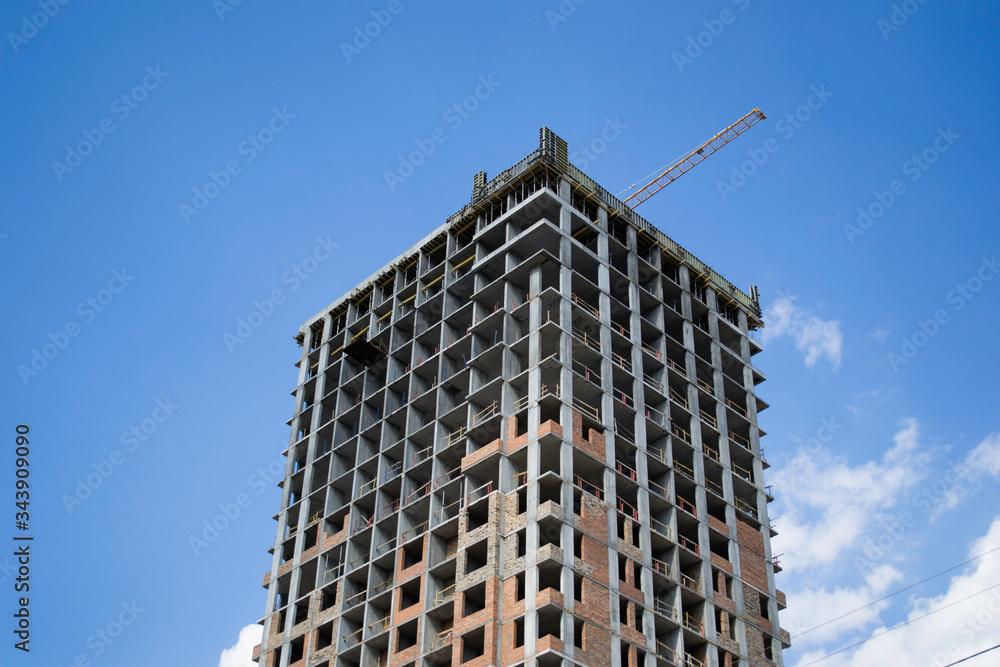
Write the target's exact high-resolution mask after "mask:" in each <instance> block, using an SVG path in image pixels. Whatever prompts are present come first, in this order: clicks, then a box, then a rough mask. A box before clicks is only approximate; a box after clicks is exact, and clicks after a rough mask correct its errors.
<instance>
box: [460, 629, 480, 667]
mask: <svg viewBox="0 0 1000 667" xmlns="http://www.w3.org/2000/svg"><path fill="white" fill-rule="evenodd" d="M485 652H486V626H480V627H478V628H476V629H475V630H472V631H470V632H467V633H465V634H464V635H462V662H469V661H470V660H475V659H476V658H481V657H483V655H484V654H485Z"/></svg>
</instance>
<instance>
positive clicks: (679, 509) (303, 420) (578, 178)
mask: <svg viewBox="0 0 1000 667" xmlns="http://www.w3.org/2000/svg"><path fill="white" fill-rule="evenodd" d="M566 155H567V152H566V144H565V142H563V141H562V140H561V139H559V138H558V137H556V136H555V135H553V134H552V133H551V132H550V131H549V130H547V129H544V128H543V129H542V131H541V141H540V147H539V148H538V149H537V150H536V151H534V152H533V153H531V154H530V155H528V157H526V158H524V159H523V160H521V161H520V162H518V163H517V164H516V165H514V166H513V167H511V168H510V169H508V170H506V171H504V172H503V173H502V174H500V175H499V176H497V177H496V178H494V179H492V180H491V181H489V182H486V178H485V174H483V173H480V174H478V175H477V176H476V179H475V182H474V187H473V195H472V201H471V203H469V204H468V205H466V206H465V207H464V208H462V210H460V211H459V212H458V213H456V214H454V215H453V216H451V217H450V218H448V220H447V221H446V222H445V223H444V224H443V225H441V226H440V227H438V228H437V229H436V230H434V231H433V232H432V233H431V234H429V235H428V236H427V237H426V238H424V239H423V240H422V241H420V243H418V244H417V245H415V246H413V247H412V248H411V249H410V250H408V251H407V252H405V253H403V254H402V255H401V256H399V258H398V259H396V261H394V262H392V263H391V264H389V265H388V266H385V267H383V268H382V269H380V270H379V271H377V272H376V273H375V274H374V275H373V276H372V277H371V278H370V279H368V280H366V281H365V282H363V283H362V284H361V285H359V286H358V287H357V288H356V289H354V291H352V292H351V293H350V294H347V295H345V296H343V297H341V298H340V299H338V300H337V301H335V302H334V303H333V304H332V305H330V306H328V307H327V308H324V309H323V310H322V311H321V312H320V313H319V314H317V315H316V316H315V317H313V318H312V319H310V320H309V321H308V322H306V323H305V324H304V325H303V326H302V328H301V330H300V332H299V334H298V338H297V340H298V343H299V344H300V345H301V346H302V357H301V360H300V361H299V363H298V368H299V376H298V385H297V387H296V389H295V391H294V392H293V393H294V396H295V411H294V414H293V416H292V419H291V421H290V422H289V423H290V424H291V427H292V436H291V443H290V445H289V447H288V449H287V451H286V454H287V457H288V468H287V474H286V478H285V480H284V482H283V484H282V489H283V495H282V503H281V508H280V512H279V513H278V515H277V520H278V534H277V539H276V540H275V543H274V548H273V554H274V561H273V565H272V568H271V571H270V572H269V573H267V574H266V575H265V577H264V586H265V587H266V588H267V589H268V611H267V615H266V616H265V617H264V619H263V621H262V624H263V626H264V640H263V643H262V645H261V647H260V648H259V649H258V650H257V651H256V652H255V657H256V658H257V659H258V660H259V662H260V664H261V665H262V666H266V667H315V666H320V667H376V666H377V667H385V666H393V667H396V666H399V667H411V666H412V667H433V666H444V665H450V666H454V667H457V666H458V665H466V666H468V667H486V666H489V665H496V666H498V667H501V666H503V667H506V666H508V665H530V666H535V665H537V666H539V667H549V666H556V665H561V666H567V665H586V666H593V667H597V666H602V667H604V666H607V667H619V666H620V667H639V666H642V667H661V666H666V665H684V666H686V667H705V666H707V667H716V666H727V667H728V666H734V667H735V666H736V665H740V666H749V665H755V666H761V667H766V666H770V665H781V664H782V659H781V650H782V647H787V646H788V640H789V636H788V633H787V632H786V631H784V630H781V629H780V628H779V626H778V611H779V610H780V609H782V608H783V607H784V603H785V600H784V595H783V594H782V593H781V592H780V591H779V590H777V589H776V588H775V586H774V573H775V571H777V570H779V569H780V568H779V567H778V564H777V559H776V558H774V557H773V556H772V554H771V547H770V538H771V535H772V531H771V529H770V526H769V523H768V518H767V504H768V501H770V500H771V497H770V495H769V493H768V489H767V487H765V485H764V482H763V473H764V469H765V468H767V463H766V462H765V461H764V459H763V458H762V457H761V450H760V436H761V435H762V432H761V430H760V429H759V428H758V426H757V414H758V413H759V412H760V411H761V410H763V409H764V408H765V407H767V404H766V403H765V402H764V401H763V400H762V399H760V398H759V397H757V395H756V392H755V387H756V386H757V384H758V383H760V382H761V381H762V380H763V379H764V376H763V374H762V373H761V372H760V371H759V370H758V369H757V368H756V367H754V365H753V363H752V361H751V359H752V357H753V355H754V354H756V353H758V352H760V351H761V346H760V344H759V343H758V342H757V341H756V340H755V333H754V332H755V331H756V330H758V329H759V328H760V327H761V326H762V322H761V313H760V306H759V302H758V298H757V295H756V294H755V292H756V290H754V289H751V294H753V296H752V297H751V296H747V295H746V294H744V293H743V292H741V291H740V290H738V289H736V288H735V287H734V286H733V285H732V284H730V283H729V282H727V281H726V280H725V279H723V278H722V276H720V275H719V274H718V273H716V272H715V271H713V270H712V269H710V268H709V267H707V266H706V265H705V264H703V263H702V262H700V261H699V260H698V259H696V258H695V257H694V256H692V255H691V254H690V253H688V252H687V251H686V250H684V249H683V248H681V247H680V246H679V245H677V244H676V243H675V242H673V241H672V240H671V239H669V238H668V237H667V236H665V235H664V234H663V233H662V232H660V231H659V230H657V229H656V228H654V227H653V226H652V225H650V224H649V223H648V222H646V221H645V220H643V219H642V218H641V217H639V216H638V215H636V214H635V212H634V211H633V210H632V209H630V208H629V207H627V206H625V205H623V204H622V203H621V202H619V201H618V200H617V199H616V198H615V197H613V196H612V195H610V194H609V193H608V192H607V191H605V190H604V189H603V188H602V187H600V186H599V185H597V184H596V183H595V182H594V181H592V180H591V179H590V178H588V177H587V176H585V175H584V174H582V173H581V172H580V171H579V170H578V169H576V168H575V167H573V166H572V165H570V164H568V162H567V158H566Z"/></svg>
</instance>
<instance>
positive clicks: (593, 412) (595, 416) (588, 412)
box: [573, 396, 601, 422]
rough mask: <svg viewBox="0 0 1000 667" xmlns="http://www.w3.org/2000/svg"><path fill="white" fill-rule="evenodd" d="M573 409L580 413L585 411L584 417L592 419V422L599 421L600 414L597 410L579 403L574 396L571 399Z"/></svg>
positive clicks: (584, 403)
mask: <svg viewBox="0 0 1000 667" xmlns="http://www.w3.org/2000/svg"><path fill="white" fill-rule="evenodd" d="M573 407H575V408H577V409H578V410H580V411H581V412H584V411H586V415H587V416H588V417H591V418H593V419H594V421H597V422H599V421H601V413H600V411H599V410H598V409H597V408H595V407H594V406H592V405H590V404H589V403H586V402H584V401H581V400H580V399H579V398H576V397H575V396H574V397H573Z"/></svg>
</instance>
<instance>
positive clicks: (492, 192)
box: [299, 127, 764, 337]
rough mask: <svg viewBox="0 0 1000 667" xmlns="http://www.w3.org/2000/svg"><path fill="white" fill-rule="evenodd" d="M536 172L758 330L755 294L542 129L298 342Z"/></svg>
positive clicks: (481, 175)
mask: <svg viewBox="0 0 1000 667" xmlns="http://www.w3.org/2000/svg"><path fill="white" fill-rule="evenodd" d="M542 170H549V171H554V172H556V173H557V174H558V175H559V176H561V177H563V178H565V179H566V180H567V181H568V182H569V183H570V188H571V192H572V194H573V198H574V200H576V199H577V198H579V201H581V202H590V203H593V204H596V205H597V206H600V207H602V208H604V209H605V210H606V211H607V215H608V219H609V221H610V220H613V219H619V220H622V221H624V222H626V223H628V224H629V225H631V226H632V227H634V228H635V229H636V230H637V234H638V236H639V239H640V241H641V242H645V243H646V244H648V246H650V247H652V246H659V247H660V248H661V250H662V251H663V252H665V253H666V254H667V255H669V256H670V257H671V258H672V259H673V260H674V261H675V262H677V263H678V264H686V265H687V266H688V267H690V268H691V270H692V273H693V275H695V276H698V278H700V279H701V280H702V281H704V284H706V285H709V286H711V287H712V288H714V289H715V290H716V292H717V293H718V294H719V296H720V298H721V299H724V300H727V301H729V302H730V304H731V305H734V306H738V307H740V308H741V309H742V310H744V311H745V312H746V313H747V321H748V324H749V326H750V328H761V327H763V326H764V325H763V321H762V319H761V309H760V299H759V296H758V295H757V294H756V290H755V289H753V288H751V294H752V295H753V296H750V295H747V294H746V293H745V292H743V291H742V290H740V289H739V288H737V287H736V286H735V285H733V284H732V283H731V282H729V281H728V280H726V279H725V278H723V277H722V275H720V274H719V273H718V272H717V271H715V270H714V269H712V268H711V267H710V266H708V265H707V264H705V263H704V262H703V261H701V260H700V259H698V258H697V257H695V256H694V255H693V254H692V253H690V252H688V250H687V249H685V248H684V247H683V246H681V245H680V244H679V243H677V242H676V241H674V240H673V239H671V238H670V237H669V236H667V235H666V234H665V233H664V232H662V231H661V230H659V229H657V228H656V227H655V226H654V225H653V224H651V223H650V222H648V221H647V220H646V219H645V218H643V217H642V216H640V215H639V214H638V213H636V212H635V210H633V209H632V208H631V207H630V206H628V205H626V204H625V203H623V202H622V201H621V200H619V199H618V198H617V197H615V196H614V195H613V194H611V193H610V192H608V191H607V190H605V189H604V188H603V187H601V186H600V185H599V184H598V183H597V182H596V181H594V179H592V178H590V177H589V176H587V175H586V174H584V173H583V172H582V171H580V169H578V168H577V167H576V166H574V165H573V164H571V163H570V162H569V159H568V147H567V144H566V142H565V141H564V140H563V139H561V138H560V137H559V136H557V135H556V134H555V133H553V132H552V131H551V130H549V129H548V128H547V127H543V128H541V129H540V130H539V141H538V148H536V149H535V150H533V151H532V152H531V153H529V154H528V155H526V156H525V157H524V158H522V159H521V160H520V161H518V162H517V163H516V164H515V165H513V166H512V167H509V168H508V169H505V170H504V171H502V172H500V173H499V174H498V175H497V176H495V177H494V178H492V179H490V180H489V181H488V182H487V181H486V174H485V172H479V173H478V174H476V177H475V180H474V186H473V191H472V198H471V201H470V202H469V203H468V204H466V205H465V206H463V207H462V208H461V209H459V210H458V211H456V212H455V213H453V214H452V215H450V216H449V217H448V219H447V220H446V221H445V222H444V223H443V224H441V225H440V226H438V227H437V228H436V229H434V230H433V231H432V232H430V233H429V234H427V235H426V236H425V237H424V238H423V239H421V240H420V241H419V242H417V243H415V244H414V245H413V246H411V247H410V248H408V249H407V250H406V251H404V252H402V253H400V254H399V256H397V257H396V258H395V259H393V260H392V261H391V262H389V263H388V264H387V265H386V266H384V267H383V268H381V269H379V270H378V271H376V272H375V273H373V274H372V275H371V276H369V277H368V278H366V279H365V280H363V281H361V282H360V283H358V286H357V287H355V288H354V289H353V290H351V291H350V292H348V293H347V294H344V295H343V296H341V297H340V298H338V299H337V300H336V301H334V302H333V303H331V304H330V305H329V306H327V307H326V308H324V309H322V310H321V311H319V312H318V313H317V314H316V315H314V316H313V317H311V318H310V319H309V320H308V321H307V322H305V323H304V324H303V325H302V326H301V327H300V329H299V335H300V337H301V336H303V335H304V334H305V333H306V332H308V331H309V329H310V328H311V327H312V326H313V325H314V324H315V323H316V322H317V321H318V320H320V319H322V318H323V317H325V316H326V315H327V314H328V313H331V312H333V311H336V310H338V309H340V308H342V307H344V306H345V305H346V304H347V302H348V301H349V300H351V299H356V298H358V297H359V296H363V295H364V294H365V293H367V292H369V291H370V290H371V289H372V288H373V287H374V286H375V285H376V284H378V283H380V282H381V281H383V280H385V279H386V278H387V277H388V276H389V275H390V274H391V273H392V272H393V271H394V270H395V269H396V268H397V267H399V266H405V265H407V264H409V263H411V262H412V261H414V260H415V259H416V257H417V256H418V254H419V252H420V251H421V250H428V251H430V250H433V249H434V248H436V247H437V246H439V245H440V240H439V239H440V238H442V237H444V236H445V235H446V234H447V233H449V232H450V231H453V230H457V229H464V228H465V227H467V226H468V225H469V224H470V221H472V222H474V221H475V220H476V218H477V215H478V214H479V213H480V212H483V211H484V210H488V209H490V208H491V207H492V206H494V205H495V204H497V203H498V202H499V201H501V198H502V197H504V196H505V195H506V194H507V193H508V192H509V191H511V190H512V189H513V188H514V187H515V186H517V185H518V184H519V183H521V182H522V181H523V180H524V179H526V178H530V177H532V176H534V175H535V174H537V173H538V172H539V171H542Z"/></svg>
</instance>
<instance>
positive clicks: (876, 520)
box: [772, 419, 930, 572]
mask: <svg viewBox="0 0 1000 667" xmlns="http://www.w3.org/2000/svg"><path fill="white" fill-rule="evenodd" d="M918 436H919V425H918V424H917V422H916V420H913V419H908V420H904V421H903V422H902V424H901V427H900V430H899V431H898V432H897V433H896V434H895V436H894V437H893V445H892V447H890V448H889V450H888V451H886V452H885V453H884V454H883V455H882V457H881V459H880V460H870V461H866V462H864V463H861V464H858V465H851V464H849V463H848V462H847V461H846V460H845V459H844V458H843V457H838V456H835V455H834V454H832V453H831V452H830V451H829V450H827V449H826V448H824V447H822V446H816V447H812V448H810V449H809V450H808V451H807V450H805V449H804V450H802V451H800V452H799V453H798V454H797V455H796V456H795V457H794V458H793V459H792V460H791V461H790V462H789V463H788V464H787V465H785V466H783V467H782V468H780V469H779V470H777V471H775V472H774V473H773V475H772V481H773V482H774V485H775V487H776V488H777V489H778V490H779V504H780V511H781V512H783V513H782V514H781V518H780V520H779V521H778V523H777V528H778V536H777V537H776V538H775V539H774V545H775V547H774V549H775V552H782V553H783V554H784V556H783V557H782V564H783V566H784V567H785V570H786V571H791V572H794V571H800V570H804V571H811V572H815V570H816V568H817V567H820V568H822V567H826V566H830V565H833V564H835V563H837V564H840V563H842V562H843V560H844V555H845V553H846V552H847V551H848V550H853V551H855V552H856V554H857V553H860V547H861V542H862V540H863V538H865V537H866V536H871V535H876V536H879V537H881V535H882V534H883V533H884V532H885V531H886V528H885V527H884V526H885V525H886V524H891V522H892V521H893V517H894V514H893V509H894V508H895V507H896V506H897V505H899V504H900V502H901V501H902V500H903V499H904V498H905V497H907V492H908V491H910V490H911V489H912V488H913V487H914V486H915V485H916V484H918V483H919V482H920V481H921V480H922V479H924V477H925V476H926V474H927V463H928V461H929V458H930V456H929V454H928V453H927V452H926V451H923V450H922V448H921V447H920V445H919V442H918ZM896 541H898V538H894V543H895V542H896ZM887 551H892V550H885V549H883V550H881V552H880V554H879V557H880V558H881V557H883V556H884V555H885V553H883V552H887ZM869 558H870V557H869ZM848 562H851V561H848ZM876 564H879V563H876ZM868 569H870V568H868ZM859 572H860V570H859Z"/></svg>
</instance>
